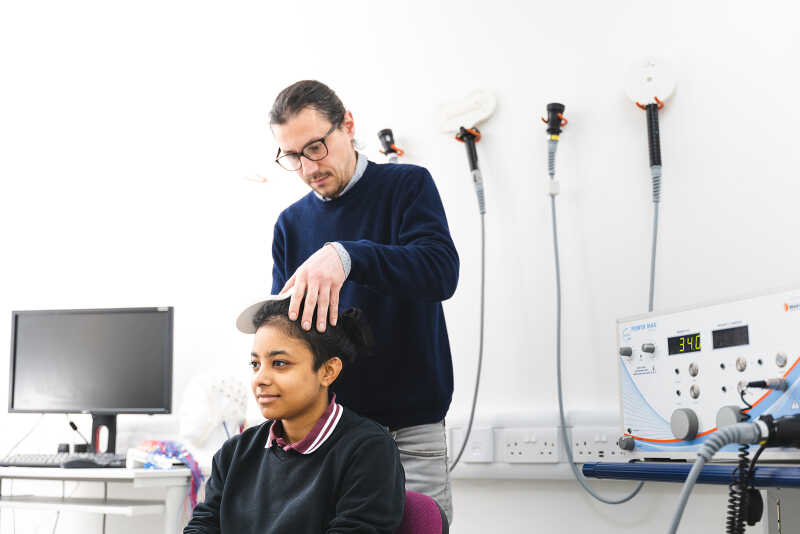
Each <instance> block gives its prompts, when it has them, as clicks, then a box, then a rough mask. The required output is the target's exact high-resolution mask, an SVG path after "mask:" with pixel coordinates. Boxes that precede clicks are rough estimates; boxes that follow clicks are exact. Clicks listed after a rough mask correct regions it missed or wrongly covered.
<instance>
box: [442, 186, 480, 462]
mask: <svg viewBox="0 0 800 534" xmlns="http://www.w3.org/2000/svg"><path fill="white" fill-rule="evenodd" d="M478 172H480V171H478ZM476 190H477V188H476ZM482 193H483V187H481V190H480V193H479V195H478V203H479V207H480V208H481V312H480V314H481V319H480V334H479V336H480V337H479V340H478V371H477V374H476V375H475V392H474V393H473V394H472V408H471V409H470V412H469V422H468V423H467V433H466V434H464V441H463V442H462V443H461V450H459V451H458V454H457V455H456V459H455V461H454V462H453V463H452V464H451V465H450V467H449V468H448V469H447V470H448V472H449V471H452V470H453V469H455V468H456V466H457V465H458V461H459V460H460V459H461V455H462V454H464V449H466V448H467V442H468V441H469V435H470V433H472V422H473V420H474V419H475V407H476V406H477V404H478V389H479V387H480V384H481V367H482V365H483V312H484V300H485V293H486V292H485V286H486V218H485V215H484V213H485V209H484V204H483V194H482Z"/></svg>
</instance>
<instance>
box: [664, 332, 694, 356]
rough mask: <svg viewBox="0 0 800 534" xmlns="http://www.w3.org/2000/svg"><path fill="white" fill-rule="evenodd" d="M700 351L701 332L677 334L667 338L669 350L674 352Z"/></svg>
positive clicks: (671, 353) (671, 352)
mask: <svg viewBox="0 0 800 534" xmlns="http://www.w3.org/2000/svg"><path fill="white" fill-rule="evenodd" d="M699 351H700V334H686V335H685V336H675V337H670V338H667V352H669V355H670V356H672V355H673V354H683V353H684V352H699Z"/></svg>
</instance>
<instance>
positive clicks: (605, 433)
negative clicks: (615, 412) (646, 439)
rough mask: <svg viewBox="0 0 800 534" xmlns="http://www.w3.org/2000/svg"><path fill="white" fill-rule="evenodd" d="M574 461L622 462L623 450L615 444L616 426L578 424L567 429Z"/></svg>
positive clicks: (617, 431) (617, 432)
mask: <svg viewBox="0 0 800 534" xmlns="http://www.w3.org/2000/svg"><path fill="white" fill-rule="evenodd" d="M569 436H570V447H572V458H573V460H575V463H586V462H624V461H626V458H625V456H626V455H625V454H624V451H622V450H621V449H620V448H619V447H618V446H617V438H618V437H619V428H618V427H602V426H597V427H592V426H579V427H577V428H571V429H569Z"/></svg>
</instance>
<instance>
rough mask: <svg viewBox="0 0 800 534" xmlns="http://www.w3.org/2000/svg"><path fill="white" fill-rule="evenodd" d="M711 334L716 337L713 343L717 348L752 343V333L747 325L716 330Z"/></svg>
mask: <svg viewBox="0 0 800 534" xmlns="http://www.w3.org/2000/svg"><path fill="white" fill-rule="evenodd" d="M711 334H712V335H713V337H714V340H713V343H714V348H715V349H724V348H725V347H738V346H739V345H749V344H750V333H749V332H748V330H747V325H744V326H737V327H735V328H726V329H724V330H714V331H713V332H711Z"/></svg>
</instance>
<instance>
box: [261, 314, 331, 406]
mask: <svg viewBox="0 0 800 534" xmlns="http://www.w3.org/2000/svg"><path fill="white" fill-rule="evenodd" d="M250 366H251V367H252V368H253V378H252V381H251V386H252V389H253V394H254V395H255V397H256V402H257V403H258V407H259V408H260V409H261V413H262V414H263V415H264V417H266V418H267V419H293V418H296V417H298V416H300V415H303V414H304V413H305V412H306V411H308V410H310V409H312V408H313V407H314V406H315V402H319V398H320V395H325V396H326V399H327V389H326V388H327V386H329V385H330V383H332V382H333V380H330V377H329V376H328V372H327V371H326V367H327V366H326V365H322V366H321V367H320V368H319V369H317V370H316V371H315V370H314V355H313V353H312V352H311V349H310V348H309V347H308V345H306V344H305V343H304V342H303V341H301V340H299V339H295V338H293V337H290V336H288V335H286V333H285V332H284V330H283V329H282V328H281V327H280V326H278V325H270V324H266V325H264V326H262V327H261V328H259V329H258V331H256V335H255V340H254V342H253V352H252V353H251V354H250ZM337 374H338V373H337ZM335 378H336V377H334V379H335Z"/></svg>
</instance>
